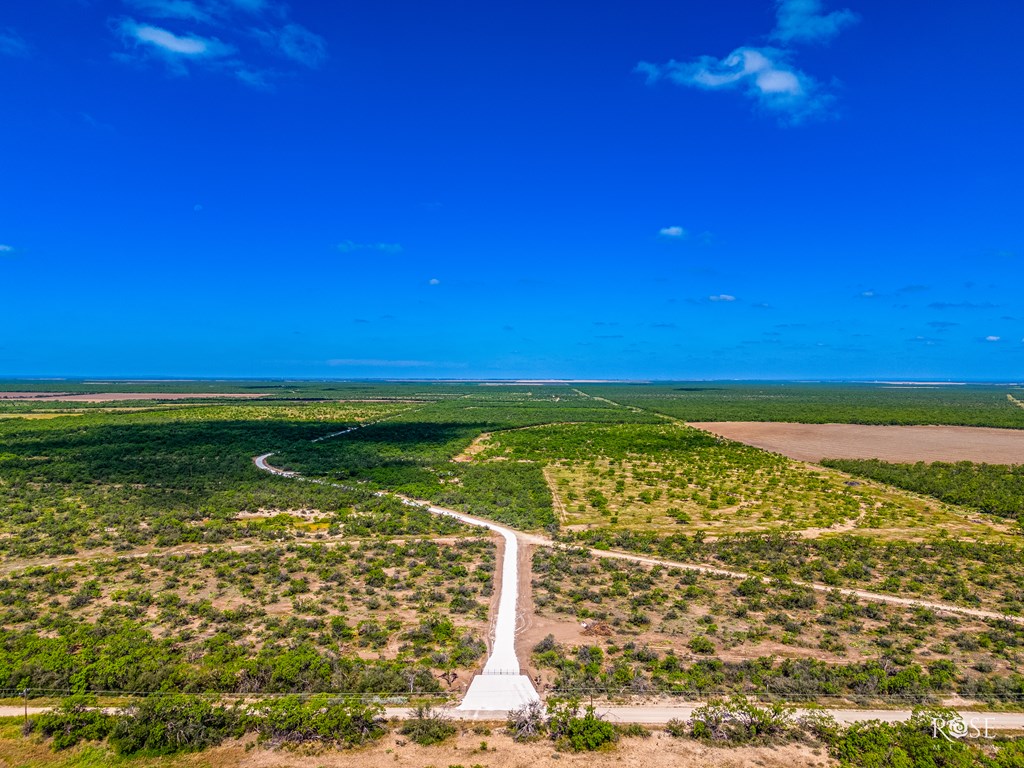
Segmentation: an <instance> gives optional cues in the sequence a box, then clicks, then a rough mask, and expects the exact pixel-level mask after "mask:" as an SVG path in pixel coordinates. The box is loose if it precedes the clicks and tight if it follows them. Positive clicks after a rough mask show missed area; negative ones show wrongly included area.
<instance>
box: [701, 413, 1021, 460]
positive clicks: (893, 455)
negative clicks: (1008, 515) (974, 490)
mask: <svg viewBox="0 0 1024 768" xmlns="http://www.w3.org/2000/svg"><path fill="white" fill-rule="evenodd" d="M690 426H691V427H696V428H697V429H702V430H704V431H706V432H711V433H712V434H715V435H719V436H720V437H725V438H728V439H730V440H736V441H737V442H741V443H746V444H748V445H753V446H755V447H757V448H762V449H764V450H767V451H772V452H774V453H780V454H782V455H783V456H788V457H790V458H792V459H797V460H799V461H810V462H817V461H821V460H822V459H826V458H830V459H881V460H883V461H891V462H917V461H924V462H933V461H949V462H955V461H973V462H984V463H988V464H1020V463H1022V462H1024V430H1018V429H995V428H991V427H947V426H883V425H867V424H795V423H787V422H770V421H765V422H759V421H722V422H695V423H691V424H690Z"/></svg>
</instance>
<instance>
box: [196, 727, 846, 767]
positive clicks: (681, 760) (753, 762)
mask: <svg viewBox="0 0 1024 768" xmlns="http://www.w3.org/2000/svg"><path fill="white" fill-rule="evenodd" d="M489 725H490V728H491V729H492V733H491V734H490V735H486V736H482V735H481V734H480V733H477V732H475V731H474V730H473V729H464V730H463V731H462V732H461V733H460V734H459V735H458V736H457V737H456V738H454V739H453V740H451V741H449V742H447V743H445V744H441V745H439V746H433V747H420V746H417V745H415V744H411V743H405V739H403V738H401V737H396V736H394V735H392V736H389V737H387V738H385V739H384V740H382V742H381V743H379V744H376V745H374V746H373V747H369V748H365V749H359V750H350V751H345V752H340V751H331V752H321V753H318V754H316V755H303V754H298V753H294V752H283V751H273V752H272V751H268V750H262V749H256V750H252V751H250V752H248V753H245V751H244V749H242V748H231V747H222V748H220V749H218V750H215V751H210V752H206V753H204V754H205V755H207V756H208V757H210V758H211V760H210V764H211V765H215V766H238V767H239V768H314V766H316V767H317V768H319V766H325V767H330V768H333V767H334V766H344V768H371V767H372V768H377V766H382V765H394V766H401V767H402V768H426V767H427V766H445V765H465V766H470V765H481V766H485V768H555V767H556V766H557V767H558V768H564V767H565V766H580V767H581V768H583V767H584V766H585V767H586V768H604V767H605V766H608V767H609V768H610V767H611V766H615V767H616V768H689V767H690V766H693V767H694V768H696V767H697V766H702V767H703V766H711V767H713V768H748V767H749V766H761V768H794V766H827V765H834V764H835V763H834V762H833V761H832V760H830V759H829V758H828V756H827V754H826V753H825V751H824V750H822V749H815V748H812V747H809V746H804V745H799V746H797V745H787V746H781V747H762V748H737V749H722V748H715V747H709V746H705V745H703V744H700V743H699V742H694V741H689V740H684V739H675V738H672V737H670V736H668V735H666V734H663V733H655V734H654V736H653V737H652V738H650V739H624V740H623V741H621V742H620V743H619V745H618V746H617V747H616V748H614V749H611V750H608V751H604V752H591V753H585V754H571V753H563V752H556V751H555V749H554V746H553V745H552V744H551V742H548V741H540V742H536V743H532V744H516V743H515V742H513V741H512V740H511V738H509V737H508V736H506V735H505V734H503V733H501V732H500V729H501V728H502V726H503V724H502V723H492V724H489ZM476 730H478V731H481V732H484V728H479V727H478V728H477V729H476ZM482 741H486V743H487V750H486V751H483V750H481V749H480V747H481V746H482V745H481V742H482ZM229 750H230V752H229ZM216 753H221V754H223V755H224V758H227V759H224V758H220V759H217V758H215V757H214V755H215V754H216ZM228 754H230V755H231V757H230V758H228ZM218 757H219V756H218ZM232 759H235V760H237V761H238V762H231V761H230V760H232Z"/></svg>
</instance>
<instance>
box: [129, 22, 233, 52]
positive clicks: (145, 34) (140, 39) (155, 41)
mask: <svg viewBox="0 0 1024 768" xmlns="http://www.w3.org/2000/svg"><path fill="white" fill-rule="evenodd" d="M118 30H119V31H120V33H121V34H122V35H123V36H124V37H125V39H126V40H127V41H129V42H130V43H132V44H134V45H142V46H148V47H150V48H152V49H153V50H155V51H156V52H158V53H159V54H161V55H163V56H169V57H171V58H172V59H174V60H177V59H178V58H182V57H183V58H189V59H204V58H220V57H224V56H230V55H231V54H232V53H234V52H235V49H234V48H232V47H231V46H230V45H226V44H225V43H222V42H221V41H220V40H218V39H216V38H213V37H200V36H198V35H176V34H174V33H173V32H171V31H169V30H166V29H163V28H162V27H157V26H153V25H152V24H139V23H138V22H136V21H134V20H133V19H122V20H121V21H120V22H119V24H118Z"/></svg>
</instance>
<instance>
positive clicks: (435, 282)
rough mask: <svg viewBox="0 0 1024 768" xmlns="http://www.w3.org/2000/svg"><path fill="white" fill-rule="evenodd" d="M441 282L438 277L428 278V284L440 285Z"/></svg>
mask: <svg viewBox="0 0 1024 768" xmlns="http://www.w3.org/2000/svg"><path fill="white" fill-rule="evenodd" d="M440 284H441V281H440V280H438V279H437V278H436V277H432V278H430V279H429V280H427V285H440Z"/></svg>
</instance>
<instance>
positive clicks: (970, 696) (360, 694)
mask: <svg viewBox="0 0 1024 768" xmlns="http://www.w3.org/2000/svg"><path fill="white" fill-rule="evenodd" d="M546 693H547V694H548V695H549V696H552V697H566V696H569V697H572V696H600V697H603V698H606V699H609V700H615V701H616V702H620V701H621V702H628V703H632V704H636V703H638V702H642V701H648V702H649V701H653V700H665V699H677V700H679V701H692V702H697V701H705V700H709V699H726V698H730V697H733V696H740V697H742V698H745V699H751V700H758V701H791V702H804V703H820V702H823V701H828V702H846V703H849V702H893V703H899V704H906V703H914V704H922V705H926V704H935V703H936V702H937V701H940V700H942V699H949V698H952V697H958V698H960V699H962V700H969V701H979V702H1024V691H1021V692H1008V693H985V694H980V693H968V692H958V691H946V692H932V693H928V694H893V693H889V694H876V693H848V694H818V693H792V692H779V693H775V692H771V691H763V690H760V691H756V690H748V691H737V690H728V689H692V690H684V691H650V692H646V693H638V692H631V691H616V690H609V689H607V688H571V689H569V688H565V689H558V688H552V689H549V690H547V691H546ZM81 694H87V695H92V696H106V697H125V698H144V697H148V696H195V697H200V698H222V699H237V698H253V699H273V698H282V697H285V696H297V697H299V698H313V697H315V696H328V697H333V698H345V699H360V700H364V701H371V702H375V703H380V704H391V705H394V706H402V705H405V704H408V703H409V702H410V701H411V700H413V699H435V700H442V701H448V700H454V699H456V698H458V696H457V694H456V693H454V692H450V691H403V692H402V693H396V692H394V691H382V692H368V691H274V692H267V691H230V692H224V691H169V690H157V691H142V690H125V689H121V690H101V689H87V690H83V689H74V688H0V698H8V699H13V698H18V699H23V698H29V699H31V698H44V697H68V696H74V695H81Z"/></svg>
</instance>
